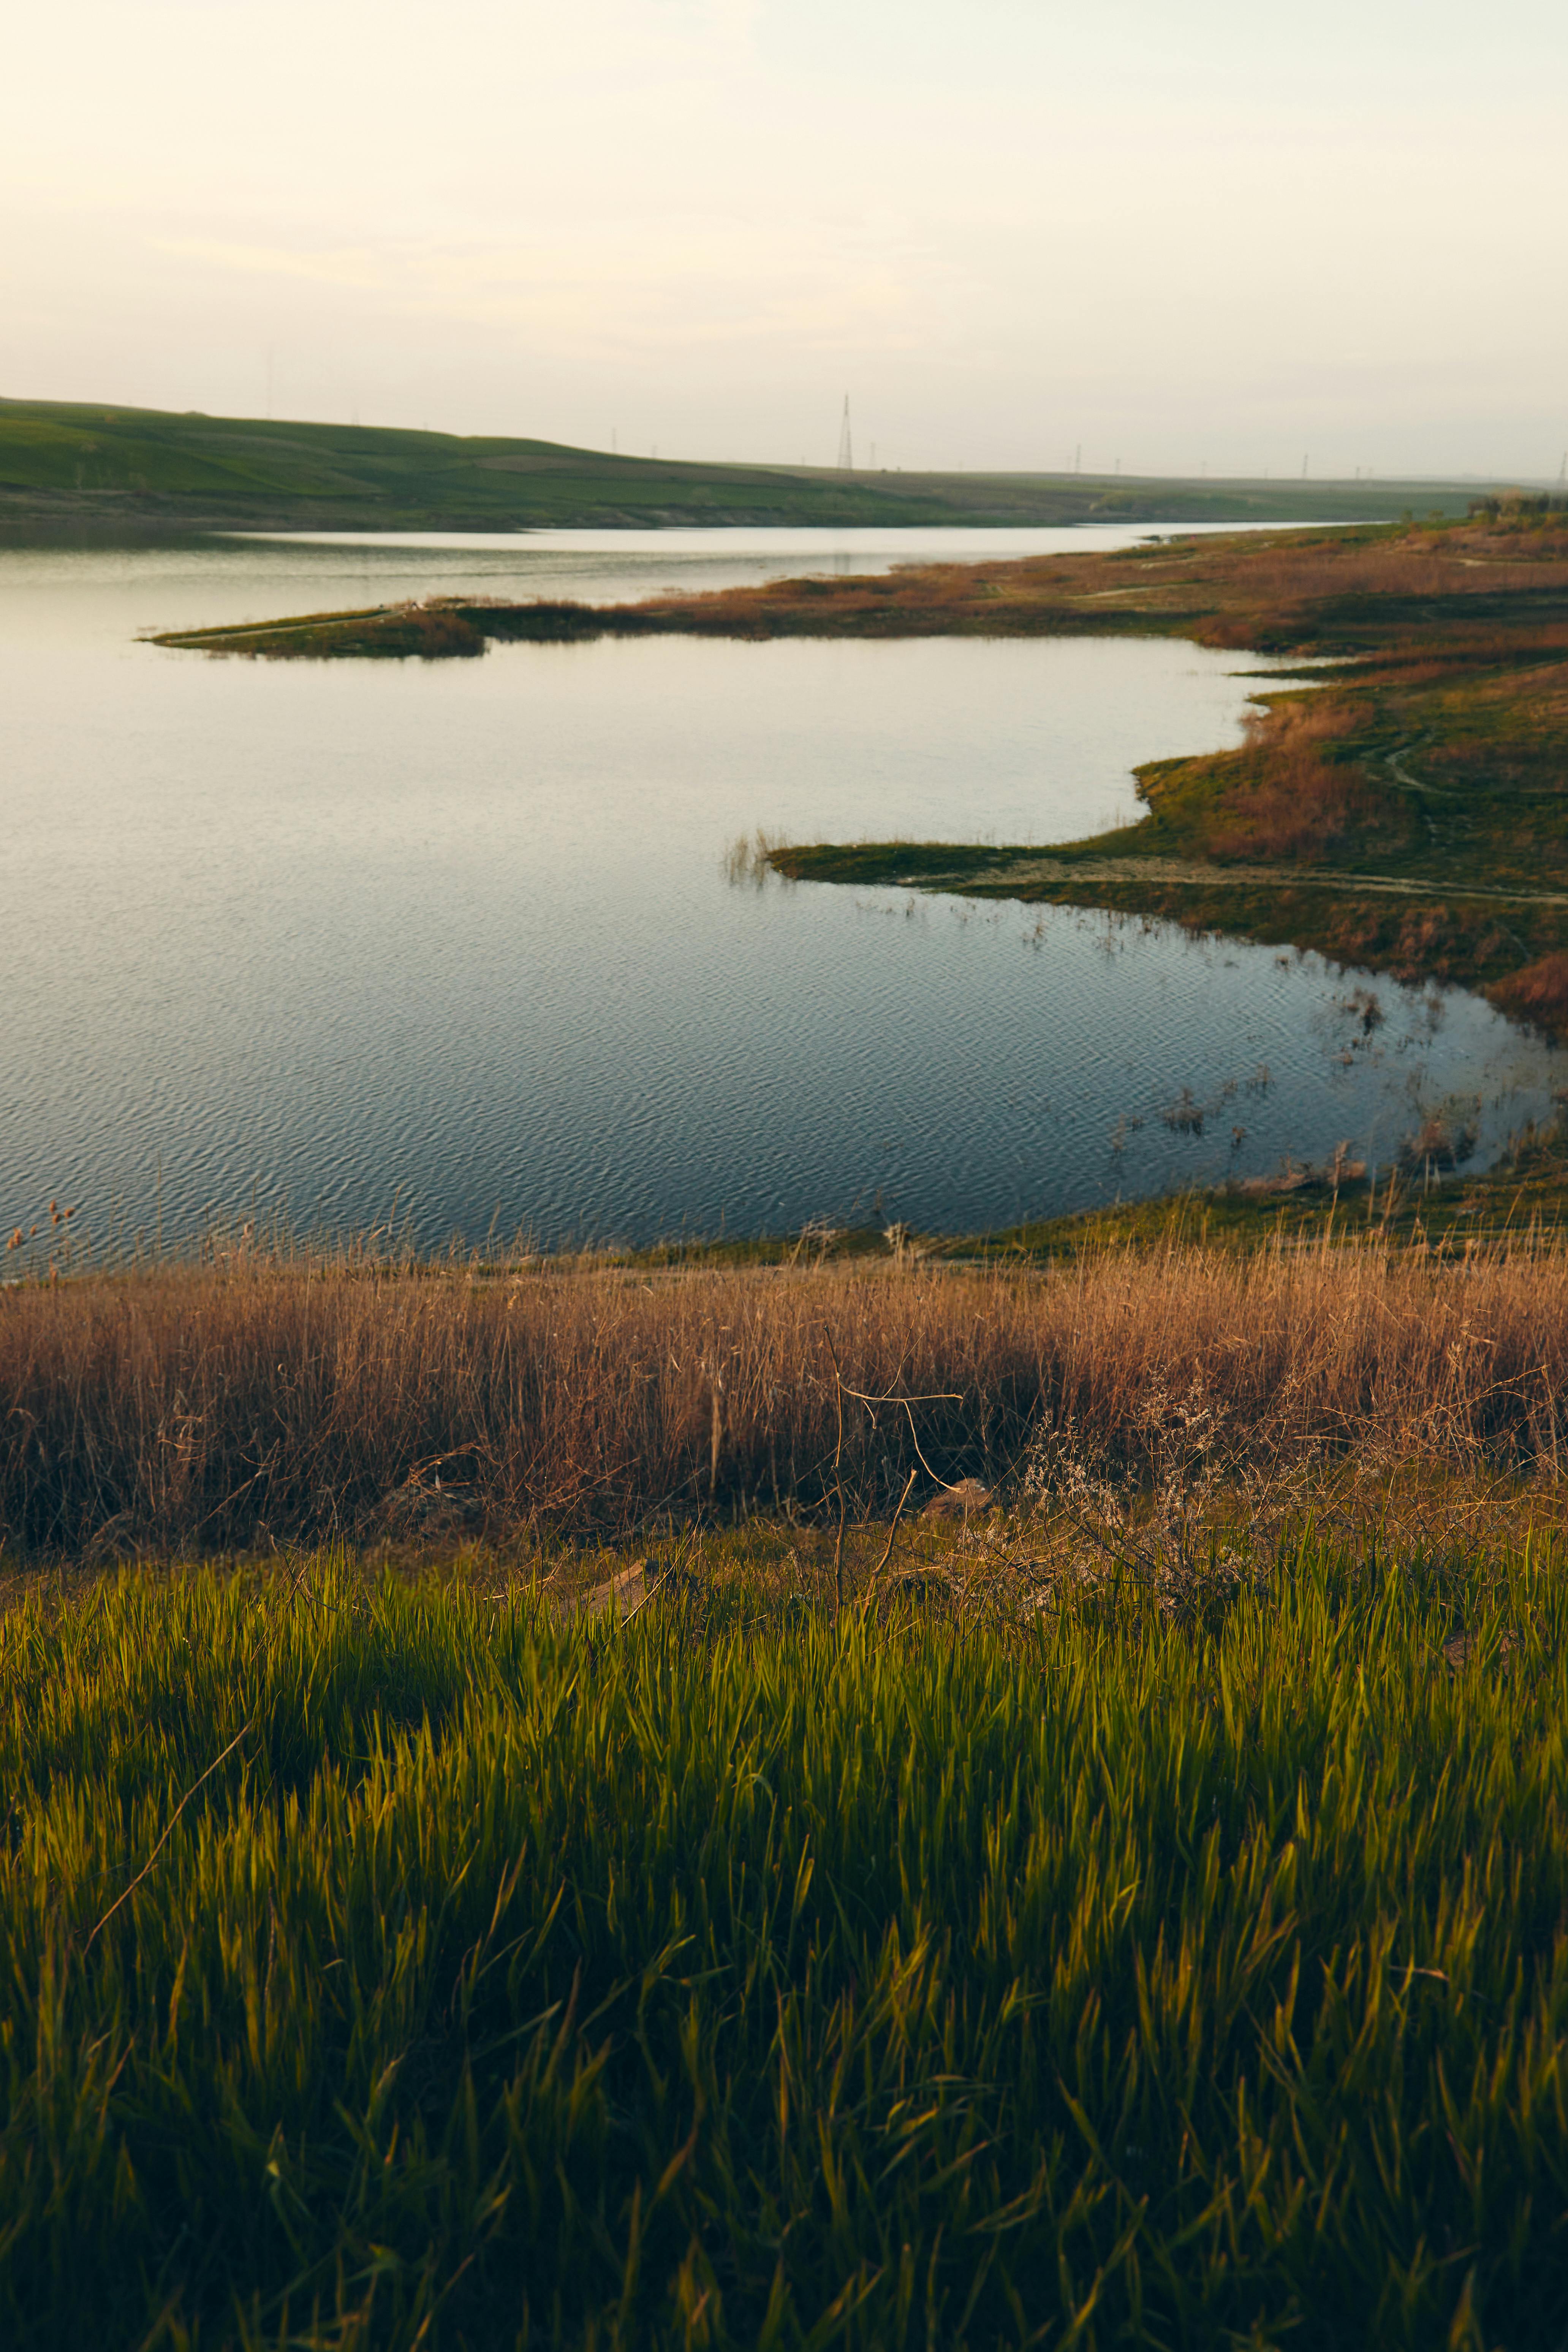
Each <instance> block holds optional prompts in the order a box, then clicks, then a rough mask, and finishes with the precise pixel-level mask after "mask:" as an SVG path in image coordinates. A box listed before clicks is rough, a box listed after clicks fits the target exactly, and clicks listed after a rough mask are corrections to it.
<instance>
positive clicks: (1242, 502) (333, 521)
mask: <svg viewBox="0 0 1568 2352" xmlns="http://www.w3.org/2000/svg"><path fill="white" fill-rule="evenodd" d="M1464 496H1465V493H1464V492H1462V491H1460V490H1458V489H1456V488H1453V487H1452V486H1445V485H1442V484H1428V483H1422V484H1419V485H1411V484H1408V483H1398V482H1391V483H1376V484H1373V483H1363V482H1356V483H1345V482H1323V483H1319V482H1269V483H1264V482H1247V481H1238V482H1210V481H1204V482H1189V481H1162V480H1136V479H1128V478H1115V479H1112V478H1105V477H1101V478H1096V477H1092V476H1087V475H1076V474H974V473H959V474H912V473H910V474H905V473H889V472H888V471H887V470H886V469H885V468H884V469H883V470H882V471H881V472H879V473H868V472H860V473H855V474H847V473H839V472H838V471H837V468H834V467H826V466H822V467H817V466H805V465H801V466H777V465H775V466H735V465H705V464H682V463H678V462H675V461H672V460H670V459H664V460H660V459H658V458H657V457H619V456H614V455H609V454H606V453H605V451H603V450H598V449H574V448H570V447H566V446H562V445H561V444H560V443H558V442H552V441H537V440H522V439H515V438H508V437H504V436H462V437H460V436H456V435H453V434H449V433H428V432H417V433H416V432H405V431H401V430H388V429H386V428H384V427H381V426H374V425H312V424H302V423H297V422H286V421H284V420H281V419H278V420H274V419H270V418H268V419H267V420H266V421H263V420H262V419H261V418H259V417H237V416H202V415H195V414H192V415H172V414H170V413H168V412H167V411H164V410H162V409H147V408H112V407H105V406H103V405H102V404H68V403H64V402H58V401H20V400H0V523H4V522H5V521H7V520H11V521H14V522H16V523H17V524H19V525H23V526H26V525H28V524H34V525H36V524H37V523H40V522H45V523H47V522H55V523H65V524H69V523H73V522H81V521H89V520H90V521H97V522H100V523H101V522H105V521H109V522H117V523H122V524H124V523H142V524H154V525H158V524H162V525H165V526H166V525H169V524H183V525H184V526H186V527H203V528H207V529H211V528H214V527H229V528H237V529H241V530H244V529H251V530H255V529H258V528H263V527H266V528H271V529H292V530H392V529H396V528H402V529H404V530H409V529H432V530H435V529H440V530H453V529H458V530H522V529H528V528H534V529H537V528H539V527H541V526H544V525H554V526H557V527H561V526H584V525H586V526H595V527H598V528H601V529H603V528H606V527H608V528H617V527H621V526H626V525H637V524H643V525H650V524H651V525H668V524H701V523H753V524H754V523H882V524H889V523H890V524H908V523H1028V522H1034V523H1042V522H1043V523H1056V522H1081V521H1085V520H1089V519H1091V518H1094V519H1099V520H1133V521H1139V520H1146V519H1152V520H1163V521H1168V522H1180V521H1187V522H1196V521H1205V520H1206V521H1214V522H1228V521H1241V520H1246V519H1247V518H1248V517H1258V518H1262V519H1264V520H1271V519H1275V518H1279V519H1280V520H1291V519H1293V518H1296V517H1301V518H1304V519H1308V518H1311V517H1313V516H1319V515H1323V516H1332V517H1335V518H1340V517H1344V516H1363V515H1366V516H1377V515H1394V514H1398V513H1399V512H1400V511H1401V509H1403V508H1404V507H1405V506H1407V505H1408V504H1409V503H1410V502H1411V499H1412V498H1417V499H1419V501H1420V503H1421V505H1422V507H1423V509H1425V508H1426V507H1428V506H1431V505H1436V506H1438V507H1439V508H1441V509H1443V510H1445V511H1449V512H1451V511H1454V510H1455V509H1456V508H1457V507H1459V506H1462V504H1463V501H1464Z"/></svg>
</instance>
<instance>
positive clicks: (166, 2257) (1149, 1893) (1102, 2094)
mask: <svg viewBox="0 0 1568 2352" xmlns="http://www.w3.org/2000/svg"><path fill="white" fill-rule="evenodd" d="M494 1580H495V1581H496V1582H498V1583H500V1584H502V1585H503V1586H504V1583H505V1580H504V1577H502V1576H501V1574H500V1571H499V1570H498V1571H497V1572H496V1576H495V1579H494ZM489 1581H490V1580H489V1578H487V1579H485V1580H484V1582H481V1583H475V1582H473V1581H471V1580H470V1581H469V1582H468V1583H467V1584H464V1585H458V1584H457V1583H447V1584H446V1585H440V1584H437V1582H434V1581H432V1580H423V1581H421V1580H411V1581H408V1582H405V1583H402V1584H398V1583H394V1582H391V1581H388V1582H386V1583H385V1584H383V1585H380V1586H375V1585H374V1584H369V1583H366V1582H364V1581H363V1580H359V1579H356V1578H355V1577H354V1576H353V1574H352V1573H351V1572H350V1571H349V1570H347V1569H346V1567H344V1566H342V1565H340V1566H339V1567H337V1568H333V1567H331V1565H330V1564H325V1563H321V1562H317V1563H314V1564H306V1565H304V1566H303V1567H302V1569H301V1570H300V1573H299V1574H298V1575H297V1576H296V1577H295V1579H294V1580H292V1581H290V1580H289V1579H288V1578H287V1577H285V1576H283V1575H282V1574H281V1572H280V1571H279V1570H274V1571H272V1573H271V1574H270V1575H269V1576H268V1577H267V1578H257V1577H254V1576H249V1575H240V1574H235V1575H231V1576H228V1577H220V1576H217V1575H215V1574H211V1573H200V1574H193V1575H191V1576H189V1577H181V1578H169V1579H167V1580H164V1579H161V1578H157V1577H153V1576H151V1575H147V1574H142V1575H140V1576H132V1577H128V1578H126V1579H125V1580H122V1581H120V1582H118V1583H114V1584H111V1585H110V1586H107V1587H100V1588H93V1587H91V1586H89V1587H88V1588H86V1589H85V1591H83V1592H82V1593H81V1594H80V1596H79V1598H78V1599H77V1600H76V1601H73V1602H71V1603H70V1604H69V1605H67V1606H65V1607H63V1608H60V1609H58V1610H51V1609H50V1607H49V1606H48V1605H47V1601H46V1600H45V1599H43V1598H41V1597H37V1593H40V1592H47V1589H48V1588H47V1586H45V1587H42V1588H37V1589H36V1597H34V1598H33V1599H31V1600H28V1601H25V1602H24V1603H23V1604H22V1605H20V1606H18V1607H16V1609H14V1610H13V1611H12V1612H11V1613H10V1614H9V1615H8V1616H6V1617H5V1619H4V1621H3V1622H0V1659H3V1671H4V1675H5V1695H6V1699H7V1702H8V1704H7V1706H6V1709H5V1717H4V1726H3V1729H0V1740H3V1743H4V1749H3V1752H4V1777H5V1789H6V1792H7V1797H8V1803H9V1813H8V1822H7V1828H8V1835H7V1837H6V1840H5V1846H4V1849H3V1851H0V1970H3V1971H4V1996H3V2001H0V2069H3V2071H4V2093H5V2095H4V2109H3V2112H4V2118H5V2120H4V2123H3V2125H0V2330H3V2332H4V2336H5V2341H6V2342H7V2343H8V2344H10V2345H13V2346H16V2347H32V2346H50V2347H54V2346H59V2345H64V2344H72V2345H78V2344H81V2345H85V2344H92V2345H103V2346H121V2345H124V2346H132V2345H146V2346H149V2347H152V2346H155V2345H169V2346H176V2345H180V2346H214V2345H219V2344H225V2345H245V2346H261V2345H276V2346H282V2345H285V2344H287V2345H334V2346H349V2345H353V2346H370V2345H376V2346H383V2345H385V2346H410V2347H412V2346H414V2345H416V2344H418V2345H447V2346H458V2345H467V2346H473V2347H479V2346H483V2347H498V2346H503V2345H505V2346H510V2345H513V2344H531V2345H552V2346H554V2345H566V2346H575V2345H584V2346H586V2345H596V2346H602V2347H610V2346H628V2347H629V2346H634V2345H648V2346H656V2345H657V2346H676V2345H681V2346H685V2345H715V2346H717V2345H735V2346H741V2345H745V2346H753V2345H769V2346H781V2347H784V2346H787V2347H805V2346H807V2345H810V2346H814V2347H826V2346H827V2345H837V2344H843V2345H853V2346H861V2347H872V2346H875V2347H900V2346H915V2345H920V2346H922V2347H929V2346H939V2345H940V2346H943V2347H948V2346H963V2345H969V2346H976V2347H978V2346H983V2345H984V2346H989V2345H1000V2344H1006V2345H1024V2344H1040V2345H1052V2346H1064V2347H1065V2346H1067V2345H1068V2344H1072V2345H1077V2346H1081V2347H1089V2346H1104V2347H1109V2346H1110V2345H1113V2344H1139V2345H1164V2346H1208V2345H1214V2344H1226V2343H1237V2344H1247V2345H1281V2346H1283V2345H1287V2344H1289V2345H1290V2346H1314V2347H1317V2346H1321V2347H1329V2346H1334V2347H1348V2346H1366V2347H1372V2346H1376V2347H1396V2346H1398V2347H1403V2346H1408V2347H1430V2346H1433V2345H1442V2344H1445V2343H1447V2344H1450V2345H1455V2346H1476V2347H1479V2346H1483V2345H1485V2346H1501V2345H1505V2344H1506V2345H1508V2346H1510V2347H1544V2346H1551V2345H1559V2344H1562V2343H1563V2341H1564V2340H1565V2337H1564V2314H1565V2313H1568V2229H1565V2227H1564V2222H1565V2220H1568V1935H1565V1920H1568V1834H1565V1823H1564V1799H1565V1796H1568V1767H1565V1761H1564V1723H1565V1720H1568V1709H1565V1702H1568V1686H1565V1661H1568V1645H1565V1643H1564V1633H1565V1631H1568V1588H1565V1587H1564V1583H1563V1578H1562V1576H1561V1573H1560V1571H1559V1570H1557V1569H1556V1568H1555V1567H1554V1565H1553V1564H1552V1562H1550V1561H1542V1560H1541V1559H1535V1560H1531V1559H1529V1558H1528V1557H1516V1558H1513V1559H1511V1560H1509V1559H1505V1560H1504V1561H1503V1562H1502V1563H1501V1565H1498V1564H1496V1563H1494V1564H1493V1566H1492V1567H1491V1568H1489V1569H1488V1570H1480V1569H1479V1568H1472V1569H1470V1570H1468V1571H1466V1570H1455V1569H1452V1568H1450V1569H1448V1570H1439V1569H1438V1568H1437V1567H1436V1566H1429V1567H1427V1568H1426V1569H1419V1568H1418V1569H1415V1570H1410V1569H1406V1570H1399V1569H1394V1568H1391V1567H1388V1566H1386V1565H1384V1563H1382V1562H1380V1561H1379V1560H1378V1559H1376V1558H1374V1557H1355V1556H1351V1555H1346V1554H1342V1553H1337V1552H1335V1551H1332V1550H1331V1549H1322V1548H1321V1547H1319V1546H1318V1545H1316V1544H1315V1543H1314V1542H1312V1541H1310V1540H1308V1541H1307V1542H1305V1543H1304V1544H1303V1545H1302V1547H1301V1548H1300V1551H1299V1552H1298V1553H1296V1554H1295V1555H1293V1556H1290V1557H1288V1558H1286V1559H1281V1561H1280V1562H1279V1566H1278V1568H1277V1569H1276V1570H1275V1571H1274V1572H1273V1574H1272V1575H1271V1576H1269V1577H1268V1578H1266V1579H1265V1580H1263V1582H1262V1584H1261V1585H1260V1586H1257V1587H1254V1586H1251V1585H1243V1586H1241V1587H1238V1588H1237V1589H1236V1590H1234V1591H1232V1592H1231V1593H1230V1594H1229V1596H1228V1597H1227V1598H1223V1599H1222V1598H1216V1599H1215V1601H1213V1603H1212V1604H1211V1605H1210V1607H1209V1608H1208V1610H1207V1612H1205V1609H1204V1608H1203V1607H1201V1606H1200V1607H1198V1608H1197V1609H1196V1610H1194V1611H1190V1612H1187V1613H1186V1614H1185V1615H1184V1617H1183V1619H1182V1620H1181V1621H1180V1622H1173V1621H1172V1620H1171V1619H1169V1618H1167V1617H1165V1616H1163V1615H1162V1614H1161V1613H1160V1612H1158V1611H1156V1610H1154V1609H1152V1608H1151V1607H1149V1606H1147V1605H1145V1604H1144V1603H1143V1602H1142V1601H1141V1600H1140V1598H1139V1596H1138V1594H1137V1593H1136V1592H1135V1591H1131V1590H1125V1589H1124V1590H1121V1591H1118V1590H1117V1589H1116V1588H1115V1587H1114V1586H1111V1585H1106V1584H1104V1583H1101V1584H1100V1585H1099V1586H1098V1587H1095V1588H1090V1587H1088V1586H1078V1585H1069V1586H1068V1587H1066V1588H1059V1589H1058V1595H1057V1605H1056V1606H1055V1607H1054V1608H1053V1609H1050V1610H1047V1611H1046V1612H1041V1613H1038V1614H1035V1615H1032V1616H1031V1617H1030V1619H1029V1621H1028V1622H1016V1620H1015V1621H1013V1622H1008V1621H1007V1620H1005V1619H1004V1618H1001V1617H993V1618H991V1619H990V1620H988V1621H984V1622H982V1621H976V1620H974V1619H973V1618H966V1617H955V1616H953V1615H952V1614H951V1613H950V1614H949V1615H947V1616H945V1617H942V1618H935V1617H933V1618H928V1619H921V1618H919V1617H915V1616H909V1615H906V1616H903V1617H897V1616H894V1617H889V1616H886V1615H884V1616H883V1617H882V1618H881V1619H880V1620H877V1619H875V1618H872V1619H869V1620H866V1621H864V1622H862V1621H860V1620H858V1619H849V1620H846V1621H843V1622H837V1623H836V1622H833V1621H832V1620H831V1619H829V1618H827V1617H825V1616H823V1615H822V1614H821V1613H820V1612H819V1611H818V1609H817V1608H816V1605H815V1604H813V1603H812V1602H810V1601H807V1600H805V1599H796V1600H795V1601H790V1600H788V1599H787V1597H779V1596H778V1595H777V1594H776V1593H775V1594H774V1595H773V1597H770V1596H769V1593H768V1591H766V1590H765V1589H764V1588H763V1587H761V1586H756V1587H753V1588H752V1590H751V1591H747V1590H746V1589H745V1588H744V1587H743V1586H742V1585H740V1584H736V1583H733V1582H732V1583H731V1585H730V1586H728V1587H725V1586H722V1585H720V1586H717V1587H710V1588H709V1589H708V1590H707V1591H706V1593H704V1591H702V1590H701V1589H699V1591H697V1592H696V1593H692V1592H691V1591H688V1592H687V1594H686V1596H685V1597H684V1598H682V1599H681V1600H679V1601H673V1602H672V1601H661V1600H657V1599H656V1600H655V1601H651V1602H650V1603H649V1604H648V1607H647V1611H646V1612H645V1613H644V1614H643V1616H642V1617H641V1618H640V1619H639V1620H637V1621H636V1622H633V1623H632V1624H630V1625H629V1626H627V1627H625V1628H621V1629H616V1628H615V1627H614V1626H612V1625H610V1624H608V1623H607V1622H606V1621H605V1620H603V1619H600V1620H598V1621H596V1622H595V1623H593V1624H591V1625H584V1624H583V1623H581V1622H578V1623H576V1624H574V1625H562V1624H559V1623H557V1622H555V1621H554V1620H553V1619H552V1618H551V1617H550V1616H549V1615H548V1613H547V1612H545V1610H544V1609H543V1607H542V1605H541V1604H540V1603H538V1602H537V1601H530V1600H529V1599H528V1598H527V1597H526V1596H520V1595H518V1594H517V1593H515V1592H513V1593H510V1594H509V1593H508V1592H507V1591H504V1590H503V1591H499V1592H490V1591H486V1590H485V1589H484V1587H485V1583H488V1582H489ZM1461 1630H1462V1631H1463V1632H1465V1633H1467V1634H1468V1636H1469V1643H1468V1650H1467V1651H1466V1652H1464V1653H1463V1654H1460V1653H1459V1652H1458V1651H1455V1652H1454V1656H1455V1657H1456V1658H1458V1664H1457V1667H1456V1666H1453V1665H1451V1664H1449V1663H1448V1662H1447V1661H1446V1659H1445V1655H1444V1648H1443V1645H1444V1643H1452V1642H1453V1637H1454V1636H1455V1634H1456V1633H1457V1632H1459V1631H1461Z"/></svg>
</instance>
